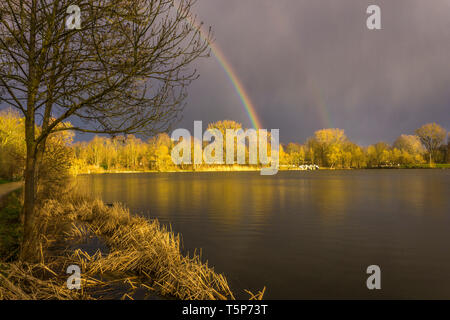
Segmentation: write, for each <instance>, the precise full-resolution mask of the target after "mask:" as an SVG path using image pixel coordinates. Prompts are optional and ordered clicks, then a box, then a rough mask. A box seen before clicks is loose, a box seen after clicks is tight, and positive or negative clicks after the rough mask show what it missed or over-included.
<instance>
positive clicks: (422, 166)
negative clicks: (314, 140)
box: [76, 164, 450, 176]
mask: <svg viewBox="0 0 450 320" xmlns="http://www.w3.org/2000/svg"><path fill="white" fill-rule="evenodd" d="M411 169H440V170H446V169H450V164H438V165H433V166H429V165H421V166H400V167H395V166H391V167H388V166H386V167H373V168H369V167H366V168H327V167H321V168H319V169H314V170H307V169H306V170H305V169H300V168H279V169H278V171H279V172H280V171H283V172H286V171H351V170H411ZM255 171H261V168H251V167H246V168H240V169H236V168H233V169H196V170H192V169H187V170H183V169H179V170H104V171H102V170H98V171H97V170H92V171H89V172H79V173H77V174H76V175H77V176H78V175H93V174H113V173H117V174H127V173H128V174H131V173H196V172H204V173H214V172H255Z"/></svg>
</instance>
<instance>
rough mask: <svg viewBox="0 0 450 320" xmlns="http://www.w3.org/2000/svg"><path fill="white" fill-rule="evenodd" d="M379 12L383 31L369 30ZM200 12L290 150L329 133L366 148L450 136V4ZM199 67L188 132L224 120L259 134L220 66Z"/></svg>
mask: <svg viewBox="0 0 450 320" xmlns="http://www.w3.org/2000/svg"><path fill="white" fill-rule="evenodd" d="M370 4H377V5H379V6H380V7H381V14H382V16H381V20H382V30H375V31H371V30H368V29H367V27H366V19H367V17H368V15H367V14H366V9H367V7H368V6H369V5H370ZM195 12H196V13H197V14H198V19H199V20H201V21H204V22H205V24H206V25H210V26H211V27H212V28H213V31H214V38H215V43H216V44H217V45H218V46H220V47H221V48H222V51H223V52H224V54H225V56H226V57H227V59H228V61H229V62H230V63H231V64H232V65H233V67H234V69H235V70H236V71H237V74H238V77H239V78H240V80H241V81H242V83H243V85H244V87H245V88H246V91H247V93H248V94H249V96H250V97H251V99H252V101H253V103H254V105H255V109H256V111H257V114H258V116H259V118H260V119H261V121H262V124H263V126H264V127H265V128H267V129H271V128H279V129H280V139H281V141H282V142H289V141H297V142H303V141H304V140H305V139H306V138H307V137H309V136H311V135H312V134H313V132H314V131H315V130H318V129H321V128H327V127H337V128H342V129H344V130H345V132H346V133H347V136H348V137H349V138H350V139H352V140H353V141H355V142H357V143H360V144H363V145H367V144H371V143H375V142H377V141H381V140H384V141H387V142H392V141H393V140H394V139H395V138H396V137H397V136H398V135H400V134H402V133H413V132H414V130H415V129H416V128H417V127H419V126H420V125H422V124H424V123H427V122H437V123H439V124H441V125H442V126H444V127H445V128H446V129H447V130H449V129H450V116H449V114H450V112H449V111H450V1H448V0H433V1H429V0H395V1H392V0H390V1H381V0H372V1H364V0H276V1H275V0H199V1H198V2H197V5H196V7H195ZM196 67H197V69H198V71H199V73H200V78H199V79H198V80H197V81H196V82H195V83H193V84H192V85H191V86H190V88H189V98H188V100H187V107H186V109H185V111H184V114H183V116H184V118H183V120H182V121H181V122H180V123H179V124H178V127H184V128H187V129H190V130H192V127H193V121H194V120H203V121H204V123H205V125H206V124H207V123H208V122H211V121H216V120H221V119H232V120H236V121H239V122H241V123H242V124H243V125H244V126H245V127H250V125H251V124H250V121H249V119H248V116H247V115H246V113H245V111H244V108H243V106H242V104H241V102H240V100H239V98H238V95H237V94H236V92H235V91H234V90H233V87H232V85H231V83H230V81H229V79H228V78H227V76H226V74H225V72H224V71H223V69H222V68H221V67H220V64H219V63H218V61H217V60H216V59H215V58H214V57H211V58H208V59H203V60H201V61H199V62H198V63H196Z"/></svg>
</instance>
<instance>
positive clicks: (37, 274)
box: [0, 194, 264, 300]
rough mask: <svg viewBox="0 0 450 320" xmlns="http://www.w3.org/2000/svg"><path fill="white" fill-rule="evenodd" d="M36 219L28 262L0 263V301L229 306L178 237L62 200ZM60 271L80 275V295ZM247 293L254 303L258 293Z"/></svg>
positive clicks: (114, 209)
mask: <svg viewBox="0 0 450 320" xmlns="http://www.w3.org/2000/svg"><path fill="white" fill-rule="evenodd" d="M16 198H17V200H16V202H17V203H19V202H20V201H19V200H18V199H19V198H18V197H16ZM9 203H11V201H9ZM9 203H8V204H7V205H9ZM19 212H20V208H17V210H16V213H15V216H18V214H19ZM0 214H1V215H4V214H5V212H3V211H2V209H0ZM0 217H1V216H0ZM37 217H38V219H37V220H36V221H37V222H36V223H37V226H36V228H37V229H38V230H40V232H41V236H39V237H36V238H35V240H34V243H35V246H36V250H35V251H34V253H33V254H34V255H36V256H33V257H29V262H28V263H22V262H20V261H18V260H17V258H15V257H13V256H11V254H10V257H9V258H8V260H5V259H6V258H5V257H1V258H2V260H0V299H58V300H59V299H63V300H65V299H82V300H91V299H94V300H95V299H100V300H103V299H130V300H134V299H139V300H142V299H150V300H154V299H180V300H205V299H206V300H234V299H235V297H234V295H233V293H232V291H231V289H230V287H229V285H228V283H227V280H226V277H225V276H224V275H223V274H218V273H216V272H215V271H214V269H213V268H212V267H210V266H208V264H207V262H204V259H203V258H202V257H201V255H200V254H198V253H197V251H196V252H194V254H190V255H189V254H187V253H185V252H184V251H183V250H182V245H181V236H180V235H179V234H175V233H174V232H173V231H172V230H170V229H168V228H167V227H166V226H164V225H161V224H160V223H159V221H158V220H157V219H147V218H143V217H139V216H137V215H134V214H131V213H130V211H129V210H128V208H126V207H125V206H124V205H122V204H120V203H114V204H113V205H108V204H105V203H104V202H103V201H101V200H99V199H91V198H86V197H82V196H80V195H77V194H75V195H69V196H66V197H65V198H64V199H63V198H61V199H58V200H46V201H45V202H44V203H43V205H42V206H41V207H39V208H38V216H37ZM9 218H11V217H9ZM15 218H16V219H17V217H15ZM5 235H6V233H5ZM14 242H17V243H16V245H18V244H19V243H20V237H18V238H17V239H16V240H15V241H14ZM16 247H17V246H16ZM16 250H18V247H17V249H16ZM200 252H201V250H200ZM68 265H77V266H79V268H80V269H81V284H82V286H81V288H82V290H69V289H68V288H67V287H66V281H67V279H68V278H67V277H68V276H67V273H66V268H67V266H68ZM27 283H28V284H27ZM30 284H31V285H30ZM247 293H249V294H250V299H262V297H263V295H264V289H263V290H262V291H260V292H259V293H257V294H253V293H250V292H247Z"/></svg>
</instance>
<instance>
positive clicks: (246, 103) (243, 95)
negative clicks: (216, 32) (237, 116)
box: [187, 17, 263, 130]
mask: <svg viewBox="0 0 450 320" xmlns="http://www.w3.org/2000/svg"><path fill="white" fill-rule="evenodd" d="M187 21H188V22H189V24H191V25H192V26H193V27H194V28H196V29H198V31H199V33H200V36H201V37H202V38H203V39H205V40H206V41H208V43H209V47H210V48H211V52H212V53H213V55H214V57H215V58H216V60H217V61H218V62H219V64H220V66H221V67H222V69H223V70H224V71H225V73H226V75H227V77H228V78H229V80H230V81H231V84H232V85H233V87H234V90H235V91H236V93H237V94H238V96H239V99H240V100H241V103H242V106H243V107H244V109H245V111H246V113H247V115H248V118H249V119H250V122H251V124H252V126H253V128H254V129H256V130H258V129H261V128H263V126H262V125H261V121H260V120H259V117H258V115H257V114H256V111H255V106H254V105H253V103H252V101H251V100H250V97H249V95H248V93H247V92H246V91H245V88H244V86H243V85H242V82H241V81H240V80H239V78H238V76H237V74H236V71H234V69H233V67H232V65H231V64H230V63H229V62H228V60H227V59H226V58H225V55H224V53H223V51H222V50H221V49H220V47H219V46H218V45H217V44H215V43H212V42H211V41H209V37H208V32H205V31H204V30H203V28H202V25H200V24H198V23H196V22H195V20H194V19H193V18H191V17H188V18H187Z"/></svg>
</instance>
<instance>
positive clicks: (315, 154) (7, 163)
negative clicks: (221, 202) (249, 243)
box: [0, 110, 450, 184]
mask: <svg viewBox="0 0 450 320" xmlns="http://www.w3.org/2000/svg"><path fill="white" fill-rule="evenodd" d="M208 128H210V129H211V128H216V129H219V130H220V131H223V134H224V136H225V135H226V133H225V131H226V129H234V130H236V129H241V128H242V125H241V124H240V123H238V122H236V121H231V120H224V121H217V122H214V123H211V124H209V125H208ZM24 130H25V128H24V119H23V118H21V117H20V115H19V114H18V113H17V112H14V111H11V110H8V111H4V112H2V113H0V177H1V178H4V179H9V180H11V179H18V178H20V177H22V175H23V170H24V165H25V164H24V162H25V153H26V147H25V142H24V140H23V131H24ZM37 130H39V128H37ZM50 137H51V138H50V139H49V143H47V144H46V148H47V150H49V151H50V152H47V153H46V156H45V159H44V160H45V161H43V163H42V164H41V165H40V168H39V170H38V173H39V176H41V180H42V179H46V181H50V179H52V181H53V180H56V178H57V177H58V176H60V177H61V176H65V175H68V174H79V173H92V172H108V171H176V170H180V169H184V170H192V169H201V168H199V167H201V166H205V167H208V168H212V169H214V167H217V166H216V165H206V164H203V165H200V166H198V165H197V166H196V168H193V167H192V165H186V164H183V165H180V166H177V165H175V164H174V163H173V161H172V158H171V151H172V149H173V147H174V145H175V144H176V143H177V142H174V141H172V140H171V138H170V137H169V135H168V134H166V133H162V134H158V135H156V136H154V137H151V138H149V139H146V140H144V139H142V138H139V137H137V136H135V135H126V136H116V137H113V138H112V137H106V136H95V137H94V138H93V139H91V140H90V141H88V142H73V137H74V135H73V133H70V131H61V132H57V133H54V134H52V135H51V136H50ZM247 147H248V146H247ZM269 150H270V147H269ZM223 153H224V158H225V157H226V150H225V149H224V150H223ZM279 156H280V165H281V166H282V167H298V166H300V165H305V164H317V165H319V166H320V167H327V168H335V169H340V168H380V167H413V166H425V165H429V164H430V163H432V164H443V163H449V162H450V140H449V139H448V136H447V132H446V130H445V129H444V128H442V127H441V126H439V125H437V124H435V123H431V124H425V125H423V126H422V127H420V128H419V129H417V130H416V131H415V134H410V135H408V134H402V135H400V136H399V137H398V138H397V139H396V140H395V141H394V142H393V143H392V144H389V143H386V142H378V143H375V144H372V145H369V146H359V145H357V144H356V143H354V142H352V141H351V140H350V139H349V138H348V137H347V136H346V135H345V132H344V130H342V129H335V128H331V129H321V130H318V131H316V132H315V133H314V135H313V136H311V137H310V138H308V139H307V140H306V141H305V142H304V143H294V142H292V143H288V144H284V145H281V146H280V154H279ZM223 166H225V165H223ZM52 168H53V170H52ZM62 168H63V169H62ZM50 184H54V181H53V182H52V183H50Z"/></svg>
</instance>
